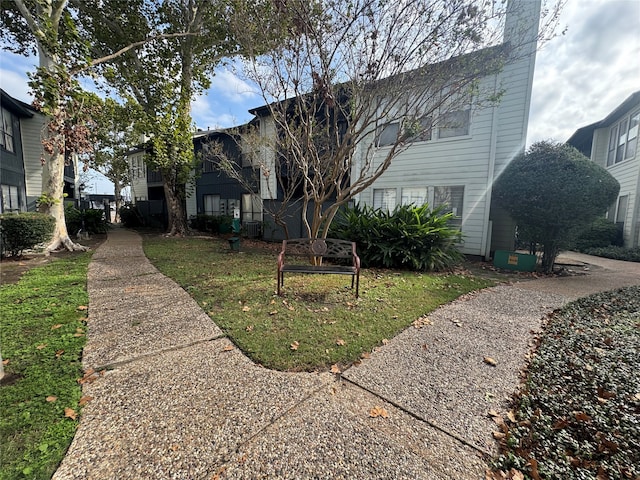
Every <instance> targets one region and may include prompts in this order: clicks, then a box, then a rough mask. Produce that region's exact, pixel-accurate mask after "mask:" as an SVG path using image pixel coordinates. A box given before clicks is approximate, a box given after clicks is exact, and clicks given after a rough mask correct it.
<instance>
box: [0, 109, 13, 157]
mask: <svg viewBox="0 0 640 480" xmlns="http://www.w3.org/2000/svg"><path fill="white" fill-rule="evenodd" d="M0 145H1V146H2V147H4V149H5V150H8V151H10V152H14V151H15V150H14V149H13V115H11V112H9V111H8V110H6V109H4V108H3V109H2V132H0Z"/></svg>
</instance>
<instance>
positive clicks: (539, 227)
mask: <svg viewBox="0 0 640 480" xmlns="http://www.w3.org/2000/svg"><path fill="white" fill-rule="evenodd" d="M619 190H620V185H619V183H618V181H617V180H616V179H615V178H613V176H611V174H610V173H609V172H608V171H607V170H606V169H604V168H603V167H601V166H599V165H598V164H596V163H595V162H592V161H591V160H589V159H588V158H587V157H585V156H584V155H582V154H581V153H580V152H579V151H578V150H576V149H575V148H573V147H572V146H570V145H566V144H561V143H551V142H538V143H535V144H533V145H532V146H531V147H530V148H529V149H528V150H527V151H526V152H525V153H522V154H520V155H518V156H517V157H516V158H514V160H513V161H512V162H511V163H510V164H509V165H508V166H507V167H506V168H505V170H504V171H503V172H502V174H501V175H500V177H499V178H498V180H497V181H496V183H495V185H494V188H493V197H494V199H495V200H496V201H497V202H498V203H499V204H500V205H501V206H502V207H503V208H504V209H505V210H506V211H507V212H508V213H509V214H510V215H511V217H512V218H513V219H514V220H515V221H516V223H517V225H518V228H519V229H523V231H524V234H525V236H526V237H527V239H528V240H530V241H533V242H537V243H540V244H542V245H543V252H544V254H543V260H542V266H543V270H544V271H545V272H547V273H550V272H551V271H552V270H553V264H554V262H555V259H556V257H557V255H558V253H559V252H560V249H561V248H563V247H566V246H567V245H568V244H569V243H570V242H571V241H572V240H573V239H574V238H575V236H576V235H578V234H579V233H580V232H581V231H582V230H584V228H586V227H587V226H588V225H589V224H590V223H591V222H592V221H593V220H595V219H596V218H597V217H598V216H601V215H604V213H605V212H606V211H607V209H608V208H609V207H610V206H611V204H612V203H613V202H614V201H615V199H616V198H617V196H618V193H619Z"/></svg>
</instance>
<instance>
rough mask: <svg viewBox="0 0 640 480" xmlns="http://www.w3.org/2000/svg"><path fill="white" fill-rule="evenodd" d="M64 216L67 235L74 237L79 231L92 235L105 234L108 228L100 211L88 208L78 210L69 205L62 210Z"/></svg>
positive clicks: (102, 212)
mask: <svg viewBox="0 0 640 480" xmlns="http://www.w3.org/2000/svg"><path fill="white" fill-rule="evenodd" d="M64 216H65V221H66V223H67V231H68V232H69V235H75V234H77V233H78V232H79V231H80V230H82V231H83V232H86V233H94V234H95V233H105V232H106V231H107V230H108V228H109V225H108V223H107V220H106V219H105V215H104V210H101V209H93V208H89V209H85V210H79V209H77V208H76V207H74V206H73V205H69V206H67V207H65V209H64ZM83 220H84V226H83Z"/></svg>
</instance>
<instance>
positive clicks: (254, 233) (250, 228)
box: [244, 222, 262, 238]
mask: <svg viewBox="0 0 640 480" xmlns="http://www.w3.org/2000/svg"><path fill="white" fill-rule="evenodd" d="M244 227H245V229H246V231H247V238H258V237H260V234H261V230H262V223H260V222H245V223H244Z"/></svg>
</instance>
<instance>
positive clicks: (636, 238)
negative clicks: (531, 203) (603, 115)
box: [591, 103, 640, 247]
mask: <svg viewBox="0 0 640 480" xmlns="http://www.w3.org/2000/svg"><path fill="white" fill-rule="evenodd" d="M638 109H640V103H638V104H636V105H634V106H633V107H632V108H630V109H628V110H627V111H625V112H624V113H622V114H621V115H620V116H619V117H618V118H616V119H612V120H611V122H610V123H611V125H610V126H607V127H605V128H599V129H596V130H595V131H594V135H593V150H592V154H591V160H593V161H594V162H596V163H597V164H599V165H600V166H602V167H604V168H606V169H607V171H608V172H609V173H610V174H611V175H613V177H614V178H615V179H616V180H618V182H619V183H620V193H619V194H618V200H619V199H620V197H624V196H627V209H626V215H624V216H623V218H620V216H619V214H618V212H617V207H618V200H616V202H615V203H614V205H612V207H611V209H610V212H609V213H610V218H611V219H612V220H614V221H615V220H622V221H624V230H623V238H624V245H625V246H626V247H635V246H640V145H639V144H640V142H636V149H635V155H633V156H632V157H630V158H627V159H625V160H622V161H621V162H619V163H615V164H613V165H610V166H607V153H608V146H609V134H610V132H611V129H612V128H613V127H614V126H615V125H616V124H617V123H618V121H619V120H620V119H622V118H625V117H628V116H629V114H631V113H632V112H637V111H638Z"/></svg>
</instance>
